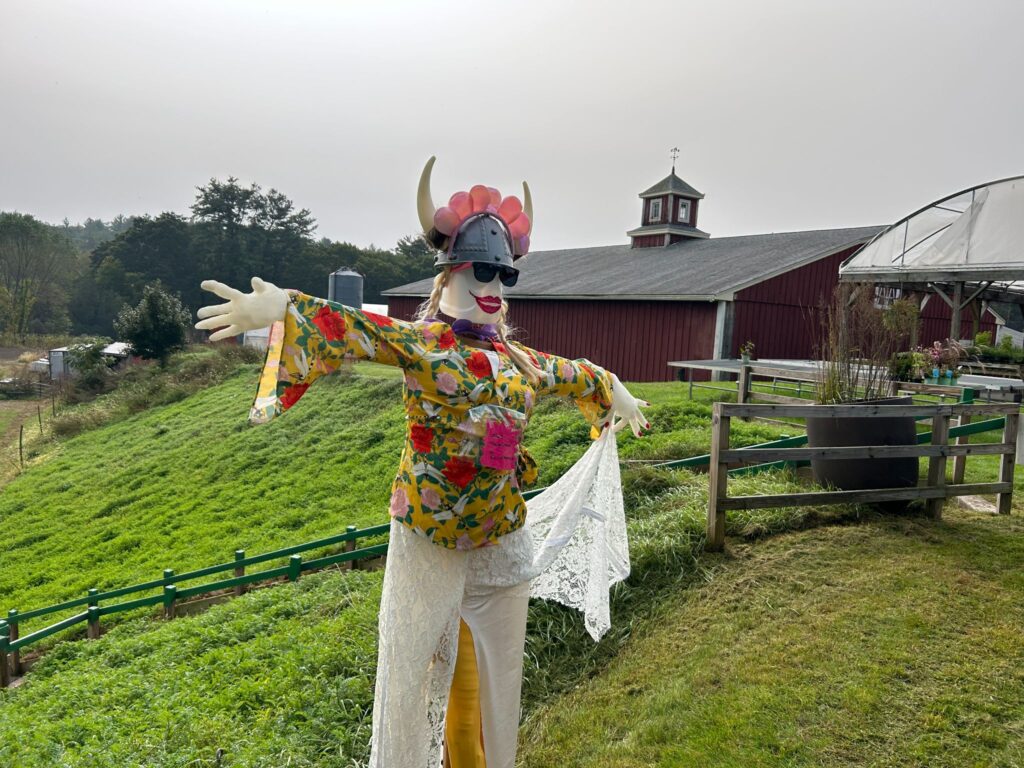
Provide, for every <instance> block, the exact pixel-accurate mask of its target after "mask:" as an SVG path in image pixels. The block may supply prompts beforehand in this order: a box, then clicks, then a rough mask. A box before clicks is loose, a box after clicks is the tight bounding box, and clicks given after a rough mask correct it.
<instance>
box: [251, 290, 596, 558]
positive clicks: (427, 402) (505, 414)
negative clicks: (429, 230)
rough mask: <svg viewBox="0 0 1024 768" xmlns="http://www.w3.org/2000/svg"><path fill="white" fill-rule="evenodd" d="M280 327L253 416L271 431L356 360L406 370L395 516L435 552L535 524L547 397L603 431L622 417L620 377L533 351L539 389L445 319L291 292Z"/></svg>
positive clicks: (469, 545)
mask: <svg viewBox="0 0 1024 768" xmlns="http://www.w3.org/2000/svg"><path fill="white" fill-rule="evenodd" d="M290 297H291V303H290V304H289V306H288V311H287V315H286V317H285V320H284V322H278V323H275V324H274V326H273V328H272V330H271V335H270V341H269V345H268V349H267V359H266V363H265V365H264V368H263V373H262V375H261V377H260V382H259V387H258V390H257V393H256V400H255V402H254V403H253V407H252V411H251V413H250V417H249V419H250V421H251V422H252V423H254V424H260V423H265V422H267V421H269V420H270V419H272V418H273V417H274V416H277V415H278V414H280V413H281V412H282V411H284V410H287V409H288V408H291V407H292V406H293V405H295V403H296V402H297V401H298V400H299V398H300V397H302V395H303V394H304V393H305V391H306V390H307V389H308V388H309V386H310V384H312V383H313V381H314V380H316V379H317V378H319V377H320V376H322V375H324V374H327V373H330V372H331V371H333V370H335V369H336V368H337V367H338V366H339V365H340V364H341V362H342V361H343V360H345V359H358V360H372V361H375V362H378V363H386V364H389V365H397V366H401V367H402V368H403V369H404V371H405V386H404V387H403V398H404V401H405V411H406V419H407V425H408V429H407V432H406V443H405V449H404V451H403V452H402V459H401V463H400V465H399V469H398V474H397V476H396V477H395V481H394V484H393V486H392V495H391V510H390V511H391V515H392V517H395V518H397V519H398V520H400V521H401V522H402V523H405V524H406V525H408V526H410V527H411V528H412V529H413V530H414V531H416V532H418V533H421V534H423V535H425V536H427V537H428V538H430V539H431V540H432V541H433V542H434V543H435V544H439V545H441V546H443V547H448V548H451V549H472V548H474V547H480V546H487V545H490V544H494V543H495V542H496V541H497V539H498V538H499V537H500V536H502V535H504V534H506V533H510V532H512V531H514V530H516V529H517V528H519V527H520V526H522V524H523V523H524V522H525V519H526V504H525V502H524V501H523V497H522V494H521V493H520V483H524V484H529V483H531V482H533V481H535V479H536V475H537V470H536V464H535V463H534V461H533V459H532V458H531V457H530V456H529V454H528V453H526V451H525V450H524V449H523V447H522V445H521V444H520V443H521V440H522V436H523V431H524V430H525V428H526V422H527V420H528V419H529V416H530V411H531V410H532V408H533V404H534V401H535V398H536V397H539V396H544V395H557V396H559V397H567V398H571V399H573V400H574V401H575V402H576V404H577V405H578V406H579V408H580V410H581V411H582V412H583V414H584V415H585V416H586V418H587V420H588V421H589V422H590V423H591V424H592V425H595V426H596V425H597V424H598V422H600V421H601V420H602V419H604V418H605V417H606V416H607V415H608V413H609V411H610V409H611V392H612V379H611V376H610V375H609V374H608V373H606V372H605V371H604V370H603V369H601V368H599V367H598V366H596V365H593V364H592V363H590V362H588V361H586V360H576V361H573V360H567V359H565V358H561V357H555V356H553V355H547V354H544V353H541V352H536V351H534V350H531V349H528V348H527V347H523V346H521V345H519V347H520V349H522V350H523V351H525V352H526V353H528V354H529V355H530V356H531V357H532V358H533V360H534V361H535V362H536V364H537V367H538V368H540V369H541V371H542V373H543V376H542V380H541V382H540V383H539V384H538V385H537V386H531V385H530V384H529V382H528V380H527V379H526V377H524V376H523V375H522V374H521V373H520V372H519V370H518V369H517V368H516V367H515V365H514V364H513V363H512V361H511V360H510V359H509V357H508V355H507V354H506V353H505V350H504V348H503V347H501V345H498V344H496V345H495V346H496V348H497V351H489V350H488V351H485V350H482V349H478V348H476V347H471V346H468V345H466V344H463V343H461V342H460V341H459V339H458V338H457V337H456V336H455V334H454V333H452V330H451V328H450V326H449V325H448V324H447V323H444V322H441V321H420V322H412V323H410V322H403V321H401V320H395V319H393V318H390V317H384V316H382V315H376V314H373V313H372V312H362V311H359V310H356V309H352V308H351V307H346V306H344V305H342V304H337V303H334V302H331V301H326V300H324V299H318V298H314V297H312V296H307V295H305V294H302V293H298V292H294V291H293V292H290Z"/></svg>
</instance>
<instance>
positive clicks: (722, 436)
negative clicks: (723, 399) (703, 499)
mask: <svg viewBox="0 0 1024 768" xmlns="http://www.w3.org/2000/svg"><path fill="white" fill-rule="evenodd" d="M728 449H729V417H728V416H725V415H724V414H723V413H722V403H715V404H714V406H713V413H712V416H711V460H710V463H709V465H708V528H707V542H706V543H705V546H704V548H705V549H706V550H708V551H709V552H719V551H721V550H722V548H723V547H725V510H724V509H721V502H722V501H724V500H725V498H726V495H727V483H728V481H729V468H728V466H726V465H725V464H724V463H722V462H721V461H719V456H720V455H721V451H723V450H728Z"/></svg>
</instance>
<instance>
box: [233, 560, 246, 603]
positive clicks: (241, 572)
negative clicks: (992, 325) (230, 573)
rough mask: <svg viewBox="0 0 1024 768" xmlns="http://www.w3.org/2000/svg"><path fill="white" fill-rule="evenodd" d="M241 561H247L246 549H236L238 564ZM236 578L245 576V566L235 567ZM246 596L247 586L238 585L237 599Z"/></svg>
mask: <svg viewBox="0 0 1024 768" xmlns="http://www.w3.org/2000/svg"><path fill="white" fill-rule="evenodd" d="M239 560H245V550H244V549H236V550H235V562H236V563H237V562H238V561H239ZM235 576H245V566H244V565H236V566H235ZM244 594H245V584H239V585H237V586H236V587H235V597H241V596H242V595H244Z"/></svg>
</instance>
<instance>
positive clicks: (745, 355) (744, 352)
mask: <svg viewBox="0 0 1024 768" xmlns="http://www.w3.org/2000/svg"><path fill="white" fill-rule="evenodd" d="M753 356H754V342H752V341H751V340H750V339H747V340H746V341H745V342H743V344H742V345H741V346H740V359H741V360H742V361H743V362H744V363H749V362H750V358H752V357H753Z"/></svg>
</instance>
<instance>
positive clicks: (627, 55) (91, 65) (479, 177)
mask: <svg viewBox="0 0 1024 768" xmlns="http://www.w3.org/2000/svg"><path fill="white" fill-rule="evenodd" d="M499 9H503V10H499ZM1022 29H1024V3H1022V2H1019V0H1013V1H1007V2H997V1H996V0H972V1H971V2H963V0H953V1H950V0H926V1H922V2H909V1H908V2H900V1H899V0H885V1H877V2H872V1H870V0H858V1H857V2H828V1H827V0H807V1H806V2H767V1H766V0H756V1H749V2H738V1H737V2H723V1H721V0H716V1H715V2H710V0H705V1H704V2H621V1H620V2H595V1H594V0H590V1H589V2H557V1H555V0H546V1H543V2H529V3H527V2H523V3H519V2H504V3H495V2H484V0H478V1H477V2H429V3H428V2H413V1H412V0H409V1H407V2H397V1H395V2H390V1H387V0H379V1H377V2H369V1H364V2H342V1H341V0H332V1H328V0H323V1H321V2H315V1H314V0H305V1H299V0H288V2H284V1H283V0H282V1H280V2H269V0H244V2H243V1H242V0H238V1H237V2H228V1H227V0H219V1H218V0H201V1H197V2H186V1H185V0H175V1H174V2H156V1H155V0H153V1H148V2H138V0H129V1H124V2H121V1H117V2H115V1H114V0H88V1H86V0H81V1H79V2H61V1H58V0H47V1H46V2H40V1H39V0H32V1H31V2H29V1H25V2H22V1H20V0H18V1H12V0H0V30H2V33H0V147H2V149H3V153H2V155H0V158H2V159H0V210H18V211H22V212H26V213H31V214H34V215H35V216H37V217H39V218H41V219H44V220H47V221H51V222H58V221H60V220H62V219H63V218H64V217H68V218H69V219H71V220H72V221H80V220H82V219H85V218H86V217H93V218H103V219H109V218H111V217H113V216H115V215H116V214H119V213H124V214H138V213H150V214H156V213H159V212H161V211H165V210H170V211H177V212H180V213H187V211H188V206H189V205H190V203H191V202H192V199H193V193H194V188H195V187H196V186H197V185H201V184H204V183H205V182H206V181H207V180H208V179H209V178H210V177H213V176H216V177H218V178H225V177H227V176H228V175H234V176H237V177H238V178H239V179H241V180H242V181H243V182H245V183H249V182H256V183H258V184H260V185H262V186H263V187H265V188H267V187H275V188H277V189H279V190H280V191H281V192H283V193H284V194H286V195H288V196H289V197H290V198H291V199H293V200H294V201H295V202H296V203H297V204H298V205H299V206H301V207H306V208H309V209H310V210H311V211H312V213H313V215H314V216H315V217H316V219H317V221H318V223H319V229H318V234H319V235H321V236H326V237H330V238H332V239H337V240H347V241H350V242H353V243H356V244H358V245H368V244H370V243H374V244H377V245H380V246H385V247H390V246H392V245H393V244H394V243H395V241H396V240H397V239H398V238H399V237H401V236H403V235H406V234H411V233H414V232H415V231H416V230H417V218H416V209H415V191H416V182H417V179H418V178H419V173H420V170H421V168H422V166H423V163H424V162H425V161H426V159H427V158H428V157H429V156H430V155H432V154H436V155H437V157H438V161H437V166H436V168H435V172H434V197H435V202H437V204H438V205H440V204H442V203H443V202H444V201H446V200H447V198H448V196H449V195H450V194H451V193H452V192H454V191H456V190H458V189H468V188H469V187H470V186H471V185H473V184H475V183H484V184H487V185H490V186H496V187H498V188H499V189H500V190H501V191H502V192H503V193H505V194H512V193H513V192H515V193H517V194H518V193H519V191H518V190H519V189H520V187H519V185H520V182H521V181H522V179H524V178H525V179H527V180H528V181H529V182H530V186H531V189H532V190H533V195H534V209H535V214H536V227H535V229H534V236H533V249H534V250H544V249H549V248H566V247H573V246H584V245H604V244H614V243H621V242H625V241H626V236H625V231H626V230H627V229H630V228H632V227H634V226H637V225H638V224H639V210H640V207H639V206H640V202H639V200H638V198H637V194H638V193H639V192H641V191H642V190H643V189H645V188H647V187H648V186H650V185H652V184H654V183H655V182H657V181H658V180H660V179H661V178H663V177H664V176H665V175H667V173H668V171H669V167H670V159H669V149H670V148H671V147H673V146H678V147H679V148H680V156H679V160H678V165H677V172H678V173H679V175H680V176H681V177H682V178H683V179H685V180H686V181H688V182H689V183H690V184H692V185H693V186H695V187H697V189H699V190H700V191H702V192H704V193H705V194H706V195H707V198H706V200H705V202H704V206H703V207H702V209H701V211H700V221H699V222H698V224H699V226H700V227H701V228H702V229H705V230H707V231H709V232H711V234H712V236H721V235H735V234H746V233H758V232H771V231H775V232H781V231H787V230H798V229H821V228H832V227H846V226H862V225H869V224H883V223H889V222H891V221H893V220H895V219H898V218H900V217H902V216H903V215H905V214H907V213H910V212H911V211H912V210H914V209H916V208H918V207H920V206H921V205H924V204H926V203H928V202H931V201H932V200H933V199H935V198H938V197H941V196H943V195H945V194H947V193H951V192H954V191H957V190H959V189H961V188H963V187H967V186H971V185H973V184H977V183H980V182H984V181H988V180H991V179H995V178H1001V177H1004V176H1009V175H1015V174H1021V173H1024V85H1022V82H1021V81H1022V76H1024V44H1022V43H1021V30H1022Z"/></svg>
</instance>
